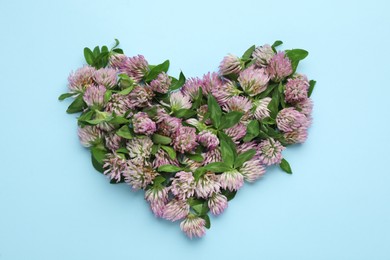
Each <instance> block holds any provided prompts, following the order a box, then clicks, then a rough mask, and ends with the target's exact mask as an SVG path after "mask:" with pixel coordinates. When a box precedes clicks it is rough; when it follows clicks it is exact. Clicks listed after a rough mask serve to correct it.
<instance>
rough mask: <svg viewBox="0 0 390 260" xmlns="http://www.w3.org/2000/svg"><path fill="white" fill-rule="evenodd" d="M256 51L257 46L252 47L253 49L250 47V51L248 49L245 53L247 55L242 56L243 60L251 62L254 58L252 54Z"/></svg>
mask: <svg viewBox="0 0 390 260" xmlns="http://www.w3.org/2000/svg"><path fill="white" fill-rule="evenodd" d="M255 49H256V45H252V46H251V47H249V49H247V50H246V51H245V53H244V54H243V55H242V58H241V59H243V60H249V59H250V58H251V56H252V53H253V51H254V50H255Z"/></svg>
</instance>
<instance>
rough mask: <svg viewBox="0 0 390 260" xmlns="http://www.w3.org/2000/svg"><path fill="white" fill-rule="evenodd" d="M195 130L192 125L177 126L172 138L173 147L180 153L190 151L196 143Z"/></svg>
mask: <svg viewBox="0 0 390 260" xmlns="http://www.w3.org/2000/svg"><path fill="white" fill-rule="evenodd" d="M195 131H196V130H195V128H193V127H188V126H181V127H178V128H177V129H176V133H175V136H174V140H173V148H174V149H175V150H176V151H178V152H180V153H185V152H189V151H192V150H193V149H194V148H195V147H196V146H197V145H198V143H197V142H196V133H195Z"/></svg>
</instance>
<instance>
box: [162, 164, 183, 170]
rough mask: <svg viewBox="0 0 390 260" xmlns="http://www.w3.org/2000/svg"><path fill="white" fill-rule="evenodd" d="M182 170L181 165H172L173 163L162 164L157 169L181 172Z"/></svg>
mask: <svg viewBox="0 0 390 260" xmlns="http://www.w3.org/2000/svg"><path fill="white" fill-rule="evenodd" d="M181 170H182V168H181V167H178V166H175V165H171V164H165V165H161V166H160V167H158V169H157V171H159V172H179V171H181Z"/></svg>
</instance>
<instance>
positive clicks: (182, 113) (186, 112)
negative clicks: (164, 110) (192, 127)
mask: <svg viewBox="0 0 390 260" xmlns="http://www.w3.org/2000/svg"><path fill="white" fill-rule="evenodd" d="M196 113H197V112H196V111H195V110H191V109H186V108H182V109H179V110H177V111H175V113H174V115H175V116H176V117H178V118H189V117H192V116H194V115H196Z"/></svg>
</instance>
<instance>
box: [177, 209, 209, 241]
mask: <svg viewBox="0 0 390 260" xmlns="http://www.w3.org/2000/svg"><path fill="white" fill-rule="evenodd" d="M205 225H206V221H205V220H204V219H203V218H200V217H197V216H195V215H194V214H189V215H188V216H187V217H186V219H185V220H183V221H182V222H181V223H180V229H181V230H182V231H183V232H184V233H185V234H186V235H187V236H188V237H189V238H193V237H202V236H204V235H205V234H206V228H205Z"/></svg>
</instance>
